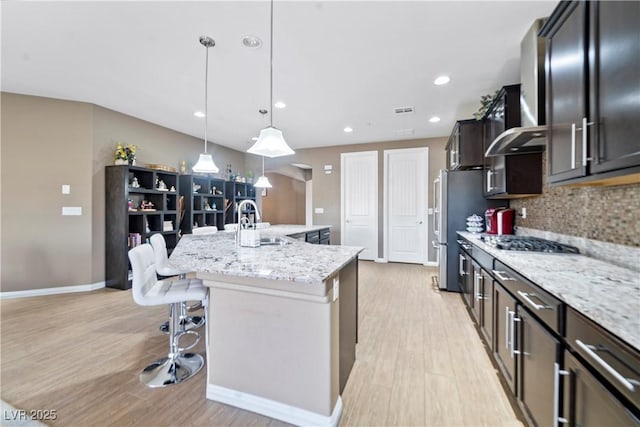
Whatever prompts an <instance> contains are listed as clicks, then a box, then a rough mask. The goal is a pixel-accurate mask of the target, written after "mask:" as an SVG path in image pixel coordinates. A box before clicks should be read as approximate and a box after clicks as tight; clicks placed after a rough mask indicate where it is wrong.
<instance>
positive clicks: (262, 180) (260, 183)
mask: <svg viewBox="0 0 640 427" xmlns="http://www.w3.org/2000/svg"><path fill="white" fill-rule="evenodd" d="M253 186H254V187H256V188H271V187H272V186H271V183H270V182H269V178H267V177H266V176H265V175H264V156H262V175H260V177H259V178H258V180H257V181H256V183H255V184H253Z"/></svg>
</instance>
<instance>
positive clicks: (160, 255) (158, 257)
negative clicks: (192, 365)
mask: <svg viewBox="0 0 640 427" xmlns="http://www.w3.org/2000/svg"><path fill="white" fill-rule="evenodd" d="M149 243H151V247H152V248H153V255H154V258H155V263H156V272H157V273H158V276H160V277H159V278H160V279H164V278H167V277H171V276H178V277H180V278H181V279H184V278H185V276H186V274H187V273H188V271H183V270H180V269H178V268H177V267H175V266H173V265H171V263H170V262H169V254H168V253H167V243H166V241H165V240H164V236H163V235H162V234H160V233H156V234H154V235H152V236H151V238H150V239H149ZM201 308H202V304H201V303H200V302H198V303H197V304H195V305H193V306H187V303H186V301H185V302H184V303H183V304H182V307H181V311H180V320H179V326H180V328H181V329H184V330H189V329H197V328H201V327H202V326H203V325H204V323H205V319H204V316H187V311H196V310H199V309H201ZM160 332H162V333H164V334H168V333H169V322H164V323H163V324H162V325H160Z"/></svg>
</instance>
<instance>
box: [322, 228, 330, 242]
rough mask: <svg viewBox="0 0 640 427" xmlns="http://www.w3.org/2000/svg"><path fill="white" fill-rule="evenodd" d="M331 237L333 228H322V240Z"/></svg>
mask: <svg viewBox="0 0 640 427" xmlns="http://www.w3.org/2000/svg"><path fill="white" fill-rule="evenodd" d="M330 237H331V230H330V229H328V228H323V229H322V230H320V240H324V239H329V238H330Z"/></svg>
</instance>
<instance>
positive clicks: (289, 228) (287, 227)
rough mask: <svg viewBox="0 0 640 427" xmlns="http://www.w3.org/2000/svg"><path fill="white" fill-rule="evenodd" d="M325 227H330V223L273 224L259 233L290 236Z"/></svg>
mask: <svg viewBox="0 0 640 427" xmlns="http://www.w3.org/2000/svg"><path fill="white" fill-rule="evenodd" d="M325 228H329V229H330V228H331V226H330V225H297V224H275V225H271V226H270V227H268V228H263V229H260V234H261V235H262V233H264V234H265V236H267V235H268V236H271V235H277V236H290V235H292V234H299V233H309V232H311V231H318V230H323V229H325Z"/></svg>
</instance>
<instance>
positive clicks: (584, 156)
mask: <svg viewBox="0 0 640 427" xmlns="http://www.w3.org/2000/svg"><path fill="white" fill-rule="evenodd" d="M592 124H593V122H587V118H586V117H583V118H582V166H587V162H588V161H589V160H592V159H593V158H592V157H587V127H588V126H591V125H592Z"/></svg>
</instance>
